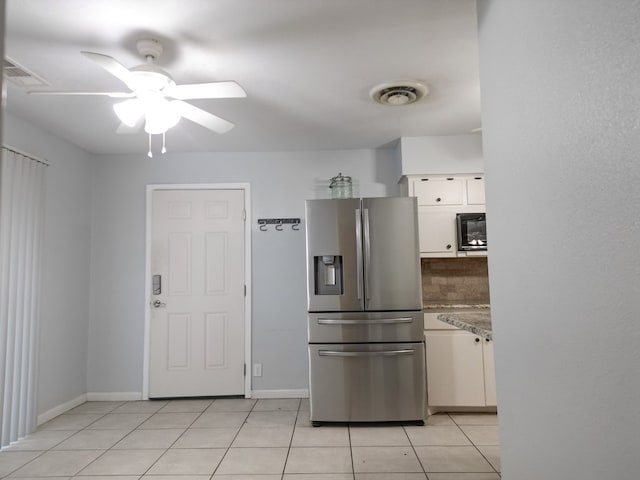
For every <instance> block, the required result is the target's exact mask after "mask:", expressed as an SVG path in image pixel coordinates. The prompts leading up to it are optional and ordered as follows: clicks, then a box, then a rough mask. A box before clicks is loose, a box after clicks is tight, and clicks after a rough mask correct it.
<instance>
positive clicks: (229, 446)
mask: <svg viewBox="0 0 640 480" xmlns="http://www.w3.org/2000/svg"><path fill="white" fill-rule="evenodd" d="M257 404H258V402H257V400H256V401H255V402H254V403H253V405H251V408H250V409H249V411H247V412H246V414H247V415H246V416H245V417H244V420H243V421H242V423H241V424H240V427H239V428H238V431H237V432H236V434H235V435H234V436H233V438H232V439H231V441H230V442H229V445H227V448H225V450H224V454H223V455H222V457H220V461H219V462H218V464H217V465H216V468H214V469H213V473H212V474H211V478H213V476H214V475H215V474H216V472H217V471H218V469H219V468H220V465H222V462H223V461H224V459H225V457H226V456H227V453H229V450H230V449H231V445H233V442H235V441H236V438H238V435H240V431H241V430H242V428H243V427H244V426H245V425H246V424H247V419H248V418H249V415H251V412H253V409H254V408H256V405H257Z"/></svg>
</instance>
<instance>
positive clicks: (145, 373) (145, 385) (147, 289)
mask: <svg viewBox="0 0 640 480" xmlns="http://www.w3.org/2000/svg"><path fill="white" fill-rule="evenodd" d="M157 190H242V191H243V192H244V211H245V222H244V238H245V242H244V281H245V286H246V294H245V296H244V362H245V378H244V396H245V398H251V375H250V374H249V373H250V368H249V365H251V184H250V183H189V184H183V183H176V184H150V185H147V205H146V226H145V229H146V233H145V269H144V361H143V368H142V399H143V400H149V377H150V375H149V354H150V340H151V339H150V332H149V330H150V321H151V227H152V213H153V212H152V210H153V192H155V191H157Z"/></svg>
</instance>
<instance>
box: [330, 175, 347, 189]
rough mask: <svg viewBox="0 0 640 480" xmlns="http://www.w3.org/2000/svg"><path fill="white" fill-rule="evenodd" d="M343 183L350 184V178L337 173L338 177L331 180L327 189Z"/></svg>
mask: <svg viewBox="0 0 640 480" xmlns="http://www.w3.org/2000/svg"><path fill="white" fill-rule="evenodd" d="M344 183H351V177H344V176H342V172H339V173H338V175H336V176H335V177H333V178H331V184H330V185H329V188H333V187H335V186H336V185H339V184H340V185H341V184H344Z"/></svg>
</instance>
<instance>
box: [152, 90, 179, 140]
mask: <svg viewBox="0 0 640 480" xmlns="http://www.w3.org/2000/svg"><path fill="white" fill-rule="evenodd" d="M179 121H180V113H178V112H177V111H176V109H175V108H174V106H173V105H172V104H171V102H169V101H167V99H166V98H164V97H156V99H155V100H154V101H153V102H149V103H148V104H147V108H146V113H145V124H144V131H145V132H147V133H148V134H150V135H156V134H160V133H164V132H166V131H167V130H169V129H170V128H172V127H174V126H176V124H177V123H178V122H179Z"/></svg>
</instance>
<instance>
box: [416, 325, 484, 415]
mask: <svg viewBox="0 0 640 480" xmlns="http://www.w3.org/2000/svg"><path fill="white" fill-rule="evenodd" d="M425 339H426V362H427V404H428V405H429V407H432V406H435V407H491V406H496V381H495V367H494V360H493V342H492V341H488V340H485V339H483V338H481V337H479V336H478V335H474V334H473V333H469V332H466V331H464V330H460V329H455V330H451V329H449V330H427V331H425Z"/></svg>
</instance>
